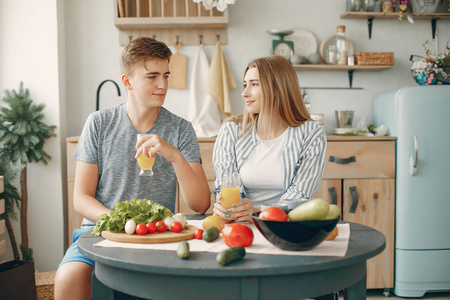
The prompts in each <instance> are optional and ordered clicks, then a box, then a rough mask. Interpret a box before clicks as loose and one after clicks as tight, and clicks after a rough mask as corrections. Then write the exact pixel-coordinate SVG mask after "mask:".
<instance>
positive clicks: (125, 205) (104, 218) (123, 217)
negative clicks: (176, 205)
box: [92, 198, 173, 236]
mask: <svg viewBox="0 0 450 300" xmlns="http://www.w3.org/2000/svg"><path fill="white" fill-rule="evenodd" d="M172 215H173V213H172V212H171V211H170V209H168V208H166V207H164V206H162V205H161V204H158V203H156V202H153V201H152V200H148V199H136V198H133V199H131V200H130V201H123V202H117V203H116V205H115V209H113V210H112V211H111V214H110V216H108V215H106V214H103V215H101V216H100V217H99V220H98V221H97V222H96V223H95V228H94V230H92V234H93V235H95V236H100V235H101V232H102V231H103V230H108V231H111V232H125V230H124V228H125V223H126V222H127V221H128V220H130V219H133V220H134V221H135V222H136V224H141V223H144V224H146V223H150V222H152V221H154V220H164V219H165V218H166V217H168V216H172Z"/></svg>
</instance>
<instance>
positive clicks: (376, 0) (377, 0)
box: [362, 0, 381, 12]
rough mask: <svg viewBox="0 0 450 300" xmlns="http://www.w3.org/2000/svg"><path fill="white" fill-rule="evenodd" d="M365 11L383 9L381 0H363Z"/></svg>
mask: <svg viewBox="0 0 450 300" xmlns="http://www.w3.org/2000/svg"><path fill="white" fill-rule="evenodd" d="M362 9H363V11H376V12H380V11H381V0H363V2H362Z"/></svg>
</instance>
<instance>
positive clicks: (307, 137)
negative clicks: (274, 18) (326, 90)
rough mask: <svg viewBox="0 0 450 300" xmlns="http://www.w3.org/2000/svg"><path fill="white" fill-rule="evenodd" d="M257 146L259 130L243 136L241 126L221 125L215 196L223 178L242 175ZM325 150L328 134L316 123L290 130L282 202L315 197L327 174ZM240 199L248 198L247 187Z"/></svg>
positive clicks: (215, 156)
mask: <svg viewBox="0 0 450 300" xmlns="http://www.w3.org/2000/svg"><path fill="white" fill-rule="evenodd" d="M258 143H259V139H258V138H257V133H256V127H253V129H252V130H251V131H249V132H247V133H246V134H245V135H244V136H241V131H240V128H239V124H238V123H235V122H227V123H224V124H223V125H222V127H221V129H220V131H219V135H218V136H217V139H216V142H215V144H214V150H213V165H214V176H215V178H216V180H215V182H214V193H215V194H216V195H217V194H218V193H220V188H221V186H222V179H221V178H222V174H224V173H229V172H238V173H239V171H240V169H241V167H242V165H243V163H244V161H245V159H246V158H247V157H248V155H249V154H250V152H251V151H252V150H253V149H254V148H255V146H256V145H258ZM326 148H327V138H326V134H325V132H324V131H323V130H322V128H321V127H320V126H319V125H317V124H316V123H315V122H313V121H307V122H305V123H303V124H302V125H300V126H298V127H288V136H287V141H286V145H285V148H284V150H283V162H282V163H283V165H284V188H283V194H282V196H281V199H280V200H284V199H299V198H307V199H310V198H311V197H312V196H313V195H314V193H315V192H316V191H317V189H318V188H319V185H320V183H321V181H322V176H323V172H324V170H325V153H326ZM268 176H270V175H268ZM241 197H242V198H246V190H245V186H241Z"/></svg>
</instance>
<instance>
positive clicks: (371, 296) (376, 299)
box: [339, 290, 450, 300]
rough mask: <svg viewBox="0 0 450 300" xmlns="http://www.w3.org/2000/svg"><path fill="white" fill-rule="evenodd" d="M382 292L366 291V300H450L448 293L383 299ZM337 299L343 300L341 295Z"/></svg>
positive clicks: (392, 295)
mask: <svg viewBox="0 0 450 300" xmlns="http://www.w3.org/2000/svg"><path fill="white" fill-rule="evenodd" d="M383 292H384V290H368V291H367V299H368V300H391V299H405V300H407V299H423V300H427V299H439V300H444V299H446V300H450V292H448V293H427V294H425V296H423V297H422V298H402V297H397V296H395V295H394V294H393V293H392V292H391V293H390V294H389V297H385V296H384V295H383ZM339 299H344V298H343V297H342V295H339Z"/></svg>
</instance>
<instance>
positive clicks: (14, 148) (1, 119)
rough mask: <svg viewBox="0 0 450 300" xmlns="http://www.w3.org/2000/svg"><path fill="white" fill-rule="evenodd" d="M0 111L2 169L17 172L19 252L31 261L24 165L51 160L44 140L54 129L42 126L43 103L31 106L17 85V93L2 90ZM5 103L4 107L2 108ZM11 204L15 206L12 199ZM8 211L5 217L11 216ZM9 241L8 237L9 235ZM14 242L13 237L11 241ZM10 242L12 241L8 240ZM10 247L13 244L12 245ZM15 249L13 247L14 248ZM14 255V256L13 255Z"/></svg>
mask: <svg viewBox="0 0 450 300" xmlns="http://www.w3.org/2000/svg"><path fill="white" fill-rule="evenodd" d="M3 102H4V103H2V106H3V107H1V109H0V144H1V148H0V157H2V160H4V161H5V162H10V164H9V165H8V164H7V163H6V164H5V167H6V168H8V166H9V167H11V168H17V169H18V171H19V172H20V191H21V199H22V201H21V202H20V230H21V238H22V244H21V245H20V250H21V253H22V259H23V260H24V261H32V260H33V252H32V249H31V248H30V247H29V244H28V226H27V208H28V188H27V165H28V163H38V162H43V163H44V164H47V161H48V160H49V159H51V157H50V155H48V154H47V153H46V152H45V151H44V150H43V147H44V143H45V140H47V139H48V138H50V137H52V136H56V135H55V133H54V131H55V128H56V126H52V125H46V124H44V123H43V122H42V119H44V114H43V113H42V111H43V110H44V108H45V105H44V104H40V105H35V104H33V101H32V100H31V99H30V92H29V90H28V89H24V87H23V83H22V82H21V83H20V86H19V90H18V91H15V90H5V96H4V97H3ZM4 104H6V105H4ZM13 201H15V202H14V203H15V204H18V202H17V201H16V200H13ZM13 207H14V205H12V206H11V207H10V208H11V209H12V211H10V210H9V211H8V215H10V216H11V215H12V214H13V210H14V209H13ZM10 239H11V236H10ZM14 239H15V238H14ZM11 242H13V240H12V239H11ZM13 248H14V245H13ZM16 249H17V246H16ZM15 255H16V254H15Z"/></svg>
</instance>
